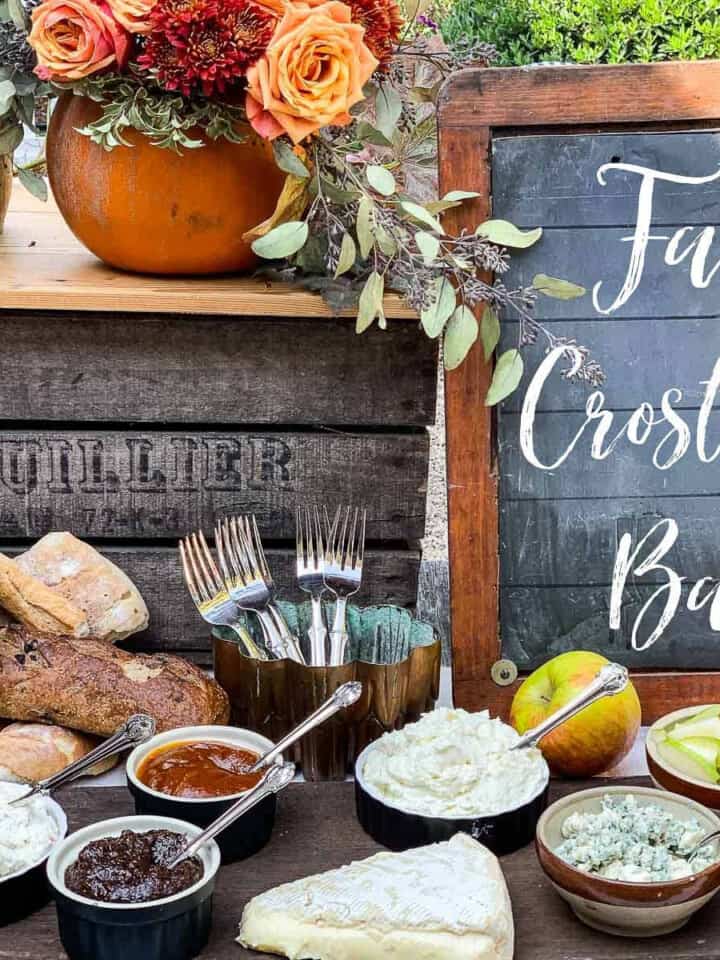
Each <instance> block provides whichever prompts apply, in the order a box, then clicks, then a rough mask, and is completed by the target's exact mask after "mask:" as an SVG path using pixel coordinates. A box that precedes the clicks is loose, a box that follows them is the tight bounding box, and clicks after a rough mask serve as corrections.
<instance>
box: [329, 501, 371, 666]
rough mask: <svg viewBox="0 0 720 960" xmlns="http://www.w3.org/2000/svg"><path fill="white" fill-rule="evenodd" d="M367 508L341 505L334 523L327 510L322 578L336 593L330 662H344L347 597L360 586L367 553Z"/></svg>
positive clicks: (331, 663) (331, 664) (334, 664)
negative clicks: (364, 558) (326, 532)
mask: <svg viewBox="0 0 720 960" xmlns="http://www.w3.org/2000/svg"><path fill="white" fill-rule="evenodd" d="M366 517H367V511H366V510H364V509H363V510H361V509H360V508H359V507H354V508H353V507H345V508H344V509H343V508H342V507H338V508H337V510H336V511H335V517H334V518H333V522H332V524H330V522H329V518H328V515H327V511H325V525H326V527H328V528H329V532H328V534H327V544H326V547H325V562H324V564H323V580H324V581H325V586H326V587H327V588H328V590H329V591H330V592H331V593H332V594H333V595H334V596H335V616H334V618H333V625H332V630H331V631H330V666H331V667H337V666H339V665H340V664H342V663H344V662H345V651H346V649H347V642H348V635H347V627H346V611H347V599H348V597H351V596H352V595H353V594H354V593H357V592H358V590H359V589H360V583H361V581H362V565H363V557H364V554H365V521H366Z"/></svg>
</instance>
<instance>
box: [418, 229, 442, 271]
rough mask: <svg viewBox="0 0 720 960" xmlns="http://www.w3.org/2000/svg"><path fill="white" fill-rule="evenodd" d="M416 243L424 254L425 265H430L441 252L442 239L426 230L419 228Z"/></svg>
mask: <svg viewBox="0 0 720 960" xmlns="http://www.w3.org/2000/svg"><path fill="white" fill-rule="evenodd" d="M415 243H416V244H417V248H418V250H419V251H420V253H421V254H422V255H423V260H424V262H425V266H426V267H429V266H430V264H431V263H432V262H433V261H434V260H435V258H436V257H437V255H438V253H439V252H440V241H439V240H438V238H437V237H436V236H435V235H434V234H432V233H428V232H427V231H426V230H418V232H417V233H416V234H415Z"/></svg>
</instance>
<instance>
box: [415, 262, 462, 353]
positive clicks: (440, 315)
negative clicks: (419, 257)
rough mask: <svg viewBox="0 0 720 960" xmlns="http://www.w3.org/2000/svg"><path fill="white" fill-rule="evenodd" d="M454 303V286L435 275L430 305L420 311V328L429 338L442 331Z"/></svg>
mask: <svg viewBox="0 0 720 960" xmlns="http://www.w3.org/2000/svg"><path fill="white" fill-rule="evenodd" d="M456 304H457V298H456V294H455V287H453V285H452V284H451V283H450V281H449V280H448V279H447V278H446V277H437V278H436V279H435V280H434V282H433V291H432V295H431V297H430V306H429V307H427V308H426V309H425V310H423V311H422V312H421V313H420V323H421V324H422V328H423V330H424V331H425V333H426V334H427V335H428V336H429V337H430V339H431V340H434V339H435V337H439V336H440V334H441V333H442V332H443V327H444V326H445V324H446V323H447V321H448V319H449V318H450V317H451V316H452V313H453V311H454V310H455V306H456Z"/></svg>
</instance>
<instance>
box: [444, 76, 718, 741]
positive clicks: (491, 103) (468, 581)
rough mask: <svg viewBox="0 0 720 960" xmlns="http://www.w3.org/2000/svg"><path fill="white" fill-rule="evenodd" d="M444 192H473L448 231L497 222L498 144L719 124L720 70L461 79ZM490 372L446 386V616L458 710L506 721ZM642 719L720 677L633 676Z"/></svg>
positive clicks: (447, 142) (454, 84) (699, 699)
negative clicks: (496, 670) (497, 669)
mask: <svg viewBox="0 0 720 960" xmlns="http://www.w3.org/2000/svg"><path fill="white" fill-rule="evenodd" d="M438 116H439V156H440V187H441V193H444V192H447V191H449V190H455V189H463V190H474V191H477V192H478V193H479V194H480V197H479V198H478V199H477V200H474V201H472V203H469V204H464V205H462V206H460V207H457V208H454V209H452V210H449V211H448V212H447V213H446V214H445V217H446V220H445V223H446V226H447V229H448V230H449V231H460V230H462V229H463V228H467V229H471V228H473V227H474V225H475V224H477V223H479V222H481V221H482V220H484V219H487V218H488V217H490V216H491V209H492V197H491V183H492V179H491V177H492V169H491V164H492V159H491V158H492V152H491V147H492V140H493V137H494V136H498V135H502V136H504V137H507V136H514V135H528V134H529V133H532V134H541V133H553V134H562V133H613V132H640V131H663V130H672V129H686V130H692V129H702V128H708V127H712V126H720V61H715V60H709V61H699V62H674V63H657V64H634V65H628V66H624V65H623V66H588V67H585V66H560V67H521V68H499V69H482V68H472V69H467V70H463V71H461V72H460V73H458V74H456V75H455V76H454V77H452V78H451V79H450V80H449V81H448V82H447V83H446V84H445V86H444V87H443V89H442V91H441V94H440V99H439V105H438ZM491 375H492V366H491V364H490V363H486V362H485V361H484V358H483V352H482V346H481V345H480V343H479V342H478V343H476V344H475V346H474V347H473V349H472V350H471V352H470V354H469V356H468V358H467V359H466V360H465V362H464V363H463V364H462V365H461V366H460V367H459V368H458V369H456V370H454V371H452V372H451V373H449V374H448V375H447V378H446V389H445V405H446V430H447V484H448V512H449V556H450V612H451V639H452V652H453V694H454V700H455V704H456V706H459V707H464V708H466V709H469V710H478V709H482V708H486V707H487V708H489V709H490V710H491V711H492V712H493V713H495V714H499V715H503V714H505V715H506V714H507V712H508V709H509V705H510V701H511V699H512V696H513V694H514V692H515V690H516V689H517V686H518V684H519V679H518V680H517V681H515V682H514V683H510V684H507V685H499V684H497V683H496V682H495V681H494V680H493V678H492V675H491V671H492V668H493V665H494V664H495V663H496V662H497V661H498V660H499V659H500V658H501V656H502V654H501V641H500V636H499V584H498V579H499V557H498V546H499V541H498V537H499V533H498V483H497V471H496V463H495V438H494V419H493V414H492V410H491V409H490V408H488V407H486V406H485V405H484V398H485V394H486V392H487V389H488V386H489V382H490V379H491ZM633 679H634V682H635V684H636V686H637V689H638V692H639V694H640V697H641V700H642V704H643V716H644V719H645V722H651V721H652V720H654V719H656V718H657V717H659V716H661V715H662V714H664V713H666V712H668V711H669V710H674V709H676V708H678V707H681V706H686V705H688V704H692V703H703V702H705V703H707V702H713V701H718V700H720V672H712V671H706V672H682V671H678V672H672V671H667V670H658V671H653V672H650V671H647V672H642V671H639V672H636V673H634V674H633Z"/></svg>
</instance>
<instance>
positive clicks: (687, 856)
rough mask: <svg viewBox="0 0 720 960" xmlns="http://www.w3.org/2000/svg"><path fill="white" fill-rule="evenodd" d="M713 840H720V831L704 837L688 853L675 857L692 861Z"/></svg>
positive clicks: (714, 831) (678, 854)
mask: <svg viewBox="0 0 720 960" xmlns="http://www.w3.org/2000/svg"><path fill="white" fill-rule="evenodd" d="M713 840H720V830H713V832H712V833H708V834H707V836H705V837H703V838H702V840H700V841H699V842H698V843H696V844H695V846H694V847H691V849H690V850H689V851H688V852H687V853H675V854H674V856H676V857H680V858H681V859H682V860H692V858H693V857H694V856H695V855H696V854H698V853H699V852H700V850H701V849H702V848H703V847H704V846H707V844H708V843H712V841H713Z"/></svg>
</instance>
